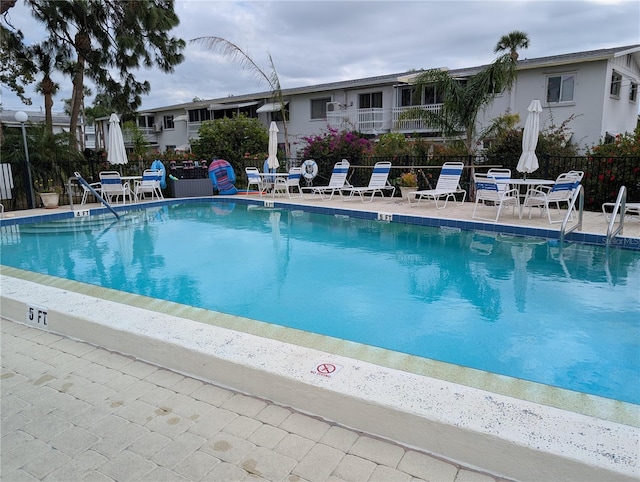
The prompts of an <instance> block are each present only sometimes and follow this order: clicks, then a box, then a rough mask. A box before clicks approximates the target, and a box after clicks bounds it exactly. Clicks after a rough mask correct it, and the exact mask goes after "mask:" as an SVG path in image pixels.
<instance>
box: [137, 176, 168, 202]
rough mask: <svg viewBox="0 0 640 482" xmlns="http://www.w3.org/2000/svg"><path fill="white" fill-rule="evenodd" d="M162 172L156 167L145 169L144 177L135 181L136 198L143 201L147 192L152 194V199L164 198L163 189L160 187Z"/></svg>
mask: <svg viewBox="0 0 640 482" xmlns="http://www.w3.org/2000/svg"><path fill="white" fill-rule="evenodd" d="M161 179H162V172H161V171H157V170H155V169H145V170H144V172H143V173H142V179H140V180H136V181H134V196H135V200H136V202H137V201H142V200H143V199H144V198H145V194H147V193H150V194H151V200H153V199H154V198H158V199H164V196H163V195H162V189H160V180H161Z"/></svg>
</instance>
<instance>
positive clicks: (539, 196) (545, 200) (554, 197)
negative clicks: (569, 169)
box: [524, 173, 580, 224]
mask: <svg viewBox="0 0 640 482" xmlns="http://www.w3.org/2000/svg"><path fill="white" fill-rule="evenodd" d="M579 185H580V176H579V175H578V174H577V173H576V174H569V173H563V174H560V175H559V176H558V177H557V178H556V182H555V183H554V184H553V186H551V187H546V188H545V187H544V186H542V187H539V188H535V189H529V190H528V191H527V196H526V197H525V199H524V207H528V208H529V219H531V208H533V207H536V206H537V207H539V208H540V210H541V211H540V215H541V216H542V214H544V212H545V211H546V212H547V216H548V218H549V224H553V223H561V222H562V221H563V219H562V218H561V219H555V220H553V219H551V209H550V208H551V204H555V207H556V209H557V210H558V212H559V211H560V203H567V207H568V206H569V205H570V204H571V199H572V198H573V193H574V192H575V190H576V189H577V188H578V186H579ZM572 214H573V213H572Z"/></svg>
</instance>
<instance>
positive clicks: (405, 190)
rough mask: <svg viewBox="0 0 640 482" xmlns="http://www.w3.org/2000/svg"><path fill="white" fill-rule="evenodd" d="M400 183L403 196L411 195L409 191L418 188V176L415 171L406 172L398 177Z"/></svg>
mask: <svg viewBox="0 0 640 482" xmlns="http://www.w3.org/2000/svg"><path fill="white" fill-rule="evenodd" d="M398 185H399V186H400V192H401V194H402V197H403V198H406V197H408V196H409V192H411V191H417V190H418V176H417V175H416V173H415V172H413V171H409V172H404V173H402V174H401V175H400V177H399V178H398Z"/></svg>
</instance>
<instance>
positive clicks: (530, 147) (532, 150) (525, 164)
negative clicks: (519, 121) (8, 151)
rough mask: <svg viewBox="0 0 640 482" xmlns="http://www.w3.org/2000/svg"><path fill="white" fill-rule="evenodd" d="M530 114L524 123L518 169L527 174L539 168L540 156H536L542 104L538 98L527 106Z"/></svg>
mask: <svg viewBox="0 0 640 482" xmlns="http://www.w3.org/2000/svg"><path fill="white" fill-rule="evenodd" d="M527 110H528V111H529V115H528V116H527V121H526V122H525V124H524V132H523V133H522V154H521V155H520V160H519V161H518V165H517V166H516V169H517V170H518V172H523V173H525V174H527V173H530V172H533V171H535V170H537V169H538V157H537V156H536V147H537V145H538V133H539V132H540V112H542V106H541V105H540V101H539V100H538V99H533V100H532V101H531V103H530V104H529V107H527Z"/></svg>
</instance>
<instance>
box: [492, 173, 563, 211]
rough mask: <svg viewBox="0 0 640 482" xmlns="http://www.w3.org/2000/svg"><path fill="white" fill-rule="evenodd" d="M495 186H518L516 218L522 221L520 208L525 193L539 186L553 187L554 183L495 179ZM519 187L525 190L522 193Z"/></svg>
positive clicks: (522, 204)
mask: <svg viewBox="0 0 640 482" xmlns="http://www.w3.org/2000/svg"><path fill="white" fill-rule="evenodd" d="M496 184H507V185H510V186H518V190H519V197H520V203H519V207H518V210H519V212H518V217H519V219H522V208H523V206H524V202H525V201H526V199H527V192H529V189H536V188H538V187H540V186H553V185H554V184H555V181H553V180H551V179H496ZM521 186H526V187H527V188H526V189H525V190H524V192H522V191H523V190H522V188H521Z"/></svg>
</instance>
